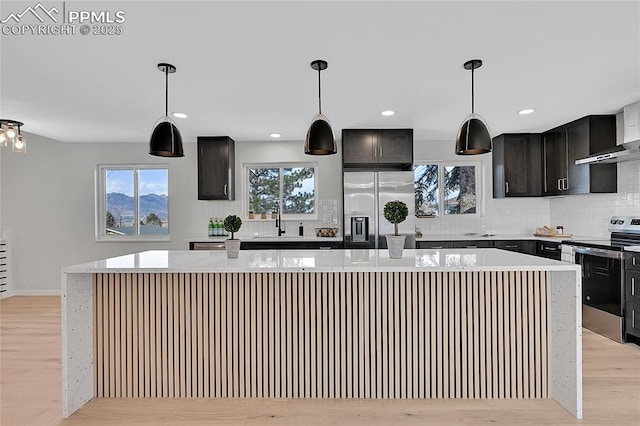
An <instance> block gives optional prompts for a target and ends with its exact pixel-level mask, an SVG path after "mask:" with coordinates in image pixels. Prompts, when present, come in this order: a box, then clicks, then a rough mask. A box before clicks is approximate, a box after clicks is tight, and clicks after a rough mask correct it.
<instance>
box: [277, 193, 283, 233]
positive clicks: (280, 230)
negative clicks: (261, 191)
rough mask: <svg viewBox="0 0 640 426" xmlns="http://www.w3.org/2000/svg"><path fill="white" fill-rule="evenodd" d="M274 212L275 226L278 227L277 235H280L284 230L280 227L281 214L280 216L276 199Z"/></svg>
mask: <svg viewBox="0 0 640 426" xmlns="http://www.w3.org/2000/svg"><path fill="white" fill-rule="evenodd" d="M276 213H277V217H276V228H278V237H281V236H282V234H284V233H285V230H284V229H282V216H280V203H279V202H278V201H276Z"/></svg>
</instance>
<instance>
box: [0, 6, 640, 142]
mask: <svg viewBox="0 0 640 426" xmlns="http://www.w3.org/2000/svg"><path fill="white" fill-rule="evenodd" d="M36 3H37V0H34V1H30V2H8V1H3V2H2V5H1V8H0V19H5V17H7V16H8V14H9V13H12V12H14V13H17V12H21V11H22V10H23V9H24V8H25V7H26V6H28V5H30V4H31V5H35V4H36ZM45 5H46V6H48V7H50V6H51V5H57V6H58V7H60V9H61V8H62V2H45ZM65 7H66V8H67V10H72V9H83V10H109V11H112V12H115V11H117V10H123V11H124V12H125V16H126V22H125V23H124V24H122V29H123V33H122V34H121V35H112V36H97V35H86V36H83V35H80V34H75V35H70V36H64V35H58V36H53V35H51V36H42V35H36V36H31V35H1V36H0V41H1V45H0V49H1V50H0V59H1V74H0V82H1V85H0V90H1V91H0V117H2V118H10V119H14V120H20V121H23V122H24V123H25V125H24V128H23V130H24V131H27V132H31V133H36V134H40V135H43V136H46V137H50V138H54V139H58V140H61V141H65V142H143V141H147V140H148V138H149V136H150V133H151V130H152V127H153V124H154V123H155V121H156V120H157V119H158V118H159V117H160V116H161V115H163V113H164V75H163V74H162V73H161V72H160V71H158V69H157V67H156V65H157V63H159V62H170V63H172V64H174V65H176V67H177V69H178V71H177V73H176V74H172V75H170V77H169V91H170V96H169V109H170V111H183V112H186V113H188V114H189V118H187V119H185V120H176V121H177V124H178V126H179V128H180V131H181V133H182V136H183V139H184V140H185V142H195V140H196V137H197V136H198V135H228V136H231V137H232V138H234V139H235V140H236V141H243V140H268V139H269V136H268V134H269V133H271V132H279V133H282V135H283V139H287V140H303V139H304V137H305V134H306V131H307V128H308V126H309V124H310V122H311V120H312V118H313V117H314V115H315V114H316V113H317V107H318V105H317V90H318V89H317V73H316V72H315V71H313V70H312V69H311V68H310V66H309V63H310V62H311V61H312V60H314V59H325V60H327V61H328V62H329V68H328V69H327V70H326V71H324V72H323V73H322V101H323V102H322V106H323V112H324V113H325V115H326V116H327V117H328V118H329V120H330V122H331V124H332V127H333V129H334V132H335V134H336V136H337V137H340V129H342V128H357V127H362V128H363V127H411V128H413V129H414V134H415V138H416V139H439V140H453V139H454V138H455V133H456V131H457V128H458V126H459V124H460V123H461V121H462V120H463V119H464V118H465V117H466V116H467V115H468V114H469V113H470V109H471V106H470V103H471V100H470V97H471V87H470V86H471V73H470V72H469V71H466V70H464V69H463V67H462V64H463V63H464V62H465V61H466V60H468V59H472V58H480V59H482V60H483V61H484V65H483V67H482V68H480V69H479V70H477V71H476V73H475V83H476V92H475V93H476V112H477V113H479V114H481V115H482V116H484V117H485V119H486V120H487V121H488V123H489V127H490V130H491V133H492V135H498V134H500V133H504V132H537V131H544V130H547V129H550V128H551V127H554V126H556V125H559V124H562V123H564V122H567V121H570V120H572V119H575V118H579V117H582V116H584V115H588V114H599V113H615V112H618V111H620V110H621V108H622V107H623V106H624V105H625V104H629V103H631V102H633V101H636V100H638V99H640V2H639V1H626V2H613V1H569V2H556V1H554V2H551V1H510V2H506V1H499V2H483V1H472V2H460V1H448V2H433V1H412V2H398V1H387V2H381V1H375V2H367V1H356V2H344V1H343V2H328V1H324V2H309V1H303V2H291V1H289V2H272V1H258V2H247V1H233V2H219V1H208V2H205V1H199V2H184V1H180V2H178V1H173V2H166V1H164V2H163V1H137V2H131V1H129V2H111V1H109V2H107V1H101V2H81V3H78V2H66V4H65ZM24 19H25V20H26V19H27V18H24ZM528 107H531V108H536V112H535V113H534V114H532V115H528V116H519V115H518V114H517V111H518V110H520V109H523V108H528ZM385 109H393V110H395V111H396V115H395V116H393V117H382V116H380V114H379V113H380V111H382V110H385Z"/></svg>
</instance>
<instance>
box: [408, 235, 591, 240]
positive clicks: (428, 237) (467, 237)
mask: <svg viewBox="0 0 640 426" xmlns="http://www.w3.org/2000/svg"><path fill="white" fill-rule="evenodd" d="M602 239H603V238H602V237H590V236H584V235H572V236H562V237H536V236H535V235H533V234H484V235H482V234H423V235H422V236H421V237H416V241H470V240H486V241H494V240H538V241H555V242H562V241H564V240H576V241H578V240H580V241H589V240H602Z"/></svg>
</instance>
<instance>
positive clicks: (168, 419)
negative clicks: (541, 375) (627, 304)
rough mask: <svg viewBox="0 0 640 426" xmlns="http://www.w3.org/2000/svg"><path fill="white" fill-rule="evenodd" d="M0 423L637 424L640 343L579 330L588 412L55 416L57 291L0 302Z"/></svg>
mask: <svg viewBox="0 0 640 426" xmlns="http://www.w3.org/2000/svg"><path fill="white" fill-rule="evenodd" d="M0 329H1V332H0V424H1V425H2V426H11V425H38V426H40V425H105V424H111V425H129V424H135V425H142V424H148V425H151V424H153V425H182V424H186V425H210V424H295V425H302V424H348V425H352V424H366V425H373V424H380V425H398V424H423V425H424V424H443V425H471V424H488V423H492V424H503V425H515V424H527V425H571V424H584V425H617V426H618V425H640V347H638V346H636V345H631V344H626V345H620V344H618V343H615V342H613V341H611V340H608V339H606V338H604V337H601V336H599V335H597V334H594V333H591V332H589V331H588V330H585V331H584V338H583V345H584V357H583V358H584V359H583V362H584V419H583V420H582V421H578V420H575V419H574V418H573V417H572V416H571V415H570V414H569V413H567V412H566V411H565V410H564V409H562V408H561V407H560V406H559V405H558V404H556V403H555V402H553V401H552V400H520V401H515V400H510V401H504V400H502V401H498V400H426V401H425V400H412V401H409V400H391V401H390V400H326V399H325V400H246V399H228V400H204V399H200V400H186V399H144V400H140V399H139V400H127V399H101V400H97V399H94V400H92V401H91V402H89V404H87V405H86V406H85V407H83V408H82V409H81V410H79V411H78V412H76V413H75V414H74V415H72V416H71V417H70V418H68V419H65V420H62V419H61V412H62V410H61V399H62V398H61V393H62V392H61V361H60V353H61V343H60V340H61V339H60V298H59V297H12V298H9V299H4V300H1V301H0Z"/></svg>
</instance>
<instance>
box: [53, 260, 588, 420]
mask: <svg viewBox="0 0 640 426" xmlns="http://www.w3.org/2000/svg"><path fill="white" fill-rule="evenodd" d="M337 252H338V253H336V252H335V251H332V252H331V254H330V255H327V252H320V251H319V252H315V253H313V254H311V256H313V257H310V254H309V253H306V252H305V253H304V254H302V255H301V254H300V253H298V252H286V251H283V252H267V253H266V254H265V253H264V252H263V253H252V252H244V253H242V255H244V256H245V257H246V259H244V263H243V260H242V259H240V262H237V263H234V262H233V260H227V259H226V257H224V256H225V255H224V252H223V253H214V252H208V253H197V252H186V253H183V252H146V253H141V254H138V255H132V256H138V259H137V261H136V260H135V258H134V259H133V260H134V262H133V263H132V264H131V265H129V266H123V265H122V262H124V260H125V258H124V257H123V258H116V259H115V260H114V259H111V260H110V261H111V262H109V261H108V260H107V261H102V262H103V263H104V265H101V264H100V263H99V262H96V263H94V264H87V265H79V266H77V267H70V268H65V271H64V272H63V289H64V298H63V307H64V309H63V331H64V333H63V346H64V347H65V348H64V354H63V361H65V360H66V362H63V366H64V371H63V376H64V377H63V378H64V379H65V380H63V381H64V383H63V391H64V392H63V393H64V395H63V396H64V408H63V411H64V415H65V416H67V415H69V414H71V413H72V412H73V411H75V410H76V409H77V408H79V407H80V406H82V405H83V404H84V403H86V402H87V401H88V400H90V399H91V398H93V397H98V398H110V397H115V398H121V397H125V398H149V397H164V398H171V397H187V398H229V397H231V398H365V399H406V398H412V399H413V398H415V399H425V398H437V399H441V398H442V399H444V398H461V399H485V398H486V399H530V398H548V397H551V398H553V399H555V400H556V401H558V402H559V403H560V404H561V405H563V406H564V407H565V408H566V409H568V410H569V411H570V412H571V413H572V414H574V415H575V416H576V417H580V416H581V362H580V356H579V353H580V352H581V347H580V340H579V336H580V335H581V334H580V333H581V330H580V327H579V320H580V318H579V312H580V310H579V309H578V306H576V304H577V303H578V305H579V298H577V297H576V295H577V294H579V279H578V273H577V271H579V269H577V268H578V267H576V266H575V265H568V264H562V263H560V262H554V261H548V260H545V259H539V258H533V257H531V256H526V255H519V254H515V253H506V252H502V251H498V250H490V249H489V250H482V251H474V250H448V251H447V250H442V251H431V250H424V251H423V250H418V251H408V253H405V256H406V257H407V258H406V259H404V258H403V259H401V260H399V261H396V260H395V259H389V258H388V257H385V256H386V251H381V252H375V251H372V252H371V253H369V256H368V258H367V259H368V260H367V261H366V262H363V260H362V253H352V252H351V251H337ZM487 252H491V253H493V256H492V255H491V254H490V255H488V256H487V254H486V253H487ZM161 253H164V254H165V255H166V256H167V260H168V262H167V265H166V266H165V265H157V264H156V263H157V261H158V258H161V259H164V256H162V255H161ZM383 253H384V255H383ZM505 253H506V254H505ZM506 255H508V257H509V258H508V259H505V256H506ZM145 256H146V257H148V259H149V261H150V262H151V263H150V264H149V265H151V264H153V266H149V265H147V264H146V263H145V262H144V261H142V260H141V259H143V258H144V257H145ZM171 257H173V266H172V267H170V266H169V265H170V264H171V263H172V262H171V261H170V260H169V259H170V258H171ZM241 257H242V256H241ZM356 257H357V262H356V261H355V260H354V259H355V258H356ZM118 259H119V260H118ZM151 259H155V260H153V261H151ZM309 259H313V260H314V262H313V266H305V265H309V264H310V263H311V262H309ZM465 259H466V260H465ZM178 260H182V261H183V263H184V264H183V265H179V264H178V263H176V262H178ZM472 260H473V261H472ZM497 260H500V265H495V264H494V263H495V262H497ZM270 261H275V265H276V266H270ZM287 262H291V263H292V264H293V266H291V267H286V266H284V267H283V266H282V265H286V264H287ZM305 262H306V263H305ZM323 262H327V266H324V265H323ZM514 262H518V264H516V263H514ZM108 263H111V264H112V265H116V266H111V267H109V266H107V264H108ZM505 263H506V264H507V265H505ZM265 264H266V265H267V266H266V267H265V266H264V265H265ZM252 265H253V266H252ZM255 265H258V266H255ZM300 265H303V266H300ZM441 265H442V266H441ZM181 269H182V270H181ZM203 269H204V270H203ZM576 301H577V302H576ZM72 335H73V339H72ZM79 342H82V344H79Z"/></svg>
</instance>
